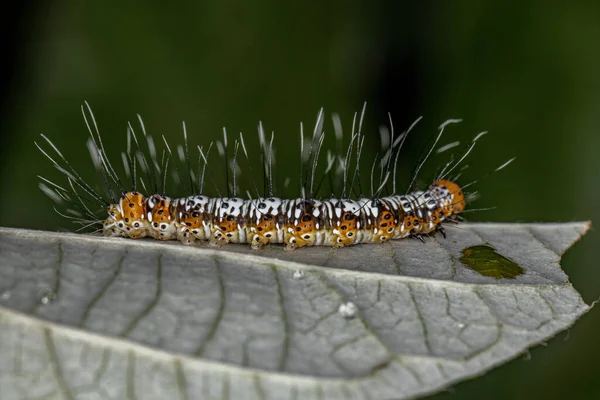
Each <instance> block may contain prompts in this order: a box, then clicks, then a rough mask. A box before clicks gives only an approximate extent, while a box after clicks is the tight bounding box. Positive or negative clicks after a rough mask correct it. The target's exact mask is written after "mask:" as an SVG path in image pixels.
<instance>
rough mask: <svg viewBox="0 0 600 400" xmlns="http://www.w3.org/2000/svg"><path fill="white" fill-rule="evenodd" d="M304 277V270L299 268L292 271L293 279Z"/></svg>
mask: <svg viewBox="0 0 600 400" xmlns="http://www.w3.org/2000/svg"><path fill="white" fill-rule="evenodd" d="M302 278H304V272H303V271H300V270H299V269H297V270H295V271H294V279H302Z"/></svg>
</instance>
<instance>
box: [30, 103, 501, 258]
mask: <svg viewBox="0 0 600 400" xmlns="http://www.w3.org/2000/svg"><path fill="white" fill-rule="evenodd" d="M81 110H82V114H83V116H84V120H85V123H86V126H87V129H88V131H89V134H90V138H89V140H88V150H89V151H90V155H91V158H92V161H93V163H94V165H95V167H96V169H97V171H98V172H99V174H100V176H101V177H102V182H103V184H104V188H105V194H104V195H102V194H100V193H99V191H98V190H97V189H95V188H94V187H92V185H90V184H89V183H88V182H87V181H85V180H84V179H83V178H82V177H81V175H80V174H79V173H78V172H77V170H76V169H75V168H73V167H72V166H71V164H70V163H69V162H68V161H67V159H66V158H65V157H64V156H63V155H62V153H61V152H60V151H59V149H58V148H57V146H55V145H54V143H53V142H52V141H50V139H48V138H47V137H46V136H45V135H43V134H42V135H41V137H42V138H43V139H44V142H45V144H46V145H47V146H49V147H50V149H52V152H53V156H51V155H50V153H51V152H50V151H48V150H46V149H44V147H43V146H41V145H40V144H38V143H37V142H36V143H35V145H36V146H37V147H38V149H39V150H40V151H41V152H42V154H43V155H44V156H46V157H47V158H48V159H49V160H50V162H51V163H52V165H53V166H54V167H55V168H57V169H58V170H59V171H60V172H61V173H62V174H63V175H64V176H65V177H66V178H67V183H68V186H67V188H65V187H63V186H60V185H59V184H57V183H55V182H53V181H51V180H49V179H47V178H44V177H42V176H40V179H41V182H40V184H39V186H40V188H41V189H42V191H43V192H44V193H46V194H47V195H48V196H49V197H51V198H52V199H53V200H55V201H56V202H59V203H67V204H68V205H69V206H71V209H69V210H68V212H67V213H61V215H64V216H65V217H67V218H71V219H74V220H75V221H76V222H79V223H81V224H82V225H83V226H85V227H90V226H97V227H98V229H99V230H101V232H102V233H103V234H104V235H105V236H115V237H125V238H131V239H139V238H143V237H150V238H153V239H157V240H179V241H180V242H181V243H183V244H185V245H193V244H195V243H197V242H200V241H208V242H209V243H210V244H211V245H215V246H220V245H222V244H226V243H245V244H250V245H251V247H252V248H253V249H260V248H261V247H263V246H265V245H268V244H285V248H286V249H287V250H293V249H296V248H300V247H310V246H334V247H344V246H351V245H357V244H361V243H384V242H387V241H389V240H394V239H403V238H407V237H416V238H419V239H421V240H423V235H426V234H431V233H435V232H439V233H440V234H442V235H443V236H444V237H445V236H446V233H445V230H444V227H443V224H444V223H446V222H456V221H457V220H458V219H459V218H460V215H461V214H462V213H463V212H464V211H465V207H466V203H467V200H469V198H468V195H466V194H465V193H464V188H465V187H464V186H463V187H461V186H459V185H458V184H457V183H456V182H455V179H448V178H447V177H448V176H449V174H450V173H451V172H453V171H454V170H455V169H456V168H457V167H459V166H460V165H461V163H462V162H463V160H464V159H465V158H466V157H467V155H468V154H469V153H470V152H471V150H472V149H473V147H474V146H475V143H476V142H477V140H478V139H479V138H480V137H481V136H483V134H484V133H485V132H482V133H481V134H479V135H477V136H476V137H475V138H474V139H473V141H472V142H471V144H470V145H469V146H468V147H467V149H466V151H465V152H464V154H463V155H462V156H461V157H460V158H459V159H458V160H456V161H454V160H451V161H450V162H448V163H447V164H446V165H445V167H444V168H443V170H442V172H441V173H440V174H439V175H438V177H437V178H436V179H435V180H434V181H433V183H432V184H431V185H430V186H429V187H428V188H427V189H425V190H415V191H411V192H409V193H406V194H397V193H396V182H395V181H396V169H397V164H398V159H399V155H400V149H401V148H402V145H403V144H404V141H405V140H406V137H407V136H408V133H409V132H410V130H411V129H412V128H413V127H414V126H415V124H416V123H417V122H418V121H419V120H417V121H415V123H413V125H411V127H410V128H409V129H407V130H406V131H405V132H403V133H402V134H401V135H398V136H397V137H394V130H393V125H392V123H391V118H390V126H391V128H392V129H391V137H388V136H386V135H382V138H384V137H387V141H388V144H387V146H384V147H386V149H385V151H384V153H383V156H382V157H380V158H378V157H376V159H375V161H374V162H373V165H372V168H371V195H370V196H365V195H363V193H362V187H360V169H359V166H360V159H361V154H362V150H363V146H364V139H365V136H364V134H362V133H361V129H362V124H363V117H364V112H365V107H363V109H362V112H361V113H360V118H359V120H358V122H357V114H356V113H355V115H354V119H353V123H352V136H351V138H350V142H349V144H348V145H347V147H346V148H345V151H343V152H338V154H332V153H331V152H329V153H328V156H327V165H326V169H325V172H324V173H323V175H322V176H327V174H331V173H332V171H333V170H334V169H336V173H339V174H341V175H343V178H342V179H343V188H342V190H341V193H340V195H339V196H334V195H332V196H330V197H329V198H317V197H316V196H315V193H316V192H317V190H313V189H314V182H315V176H316V174H317V172H316V171H317V166H318V160H319V154H320V152H321V149H322V146H323V141H324V135H325V133H324V131H323V110H321V111H320V112H319V114H318V117H317V123H316V124H315V129H314V131H313V135H312V139H311V140H310V141H309V143H308V144H306V145H305V139H304V134H303V129H302V125H301V159H302V165H301V181H302V187H301V196H300V197H298V198H292V199H285V198H278V197H275V196H274V195H273V173H272V169H273V158H274V150H273V134H272V135H271V139H270V141H268V140H267V139H266V136H265V134H264V130H263V129H262V124H261V125H259V142H260V147H261V150H262V154H261V157H262V159H263V175H264V177H265V188H266V190H265V192H264V194H263V195H260V194H259V192H258V189H256V196H253V195H251V194H250V192H248V198H247V199H244V198H241V197H239V196H237V183H236V175H237V172H238V171H237V170H238V169H239V167H238V165H237V155H238V152H239V149H240V147H241V148H242V150H243V153H244V154H245V156H246V158H247V159H248V158H249V157H248V152H247V150H246V146H245V143H244V139H243V135H242V134H240V136H239V139H236V141H235V143H234V151H233V159H232V160H233V161H232V160H229V159H228V150H227V149H228V146H227V144H228V137H227V134H226V131H225V130H224V137H223V141H218V142H216V147H217V148H218V149H219V153H220V154H221V156H222V157H224V158H225V160H226V161H225V162H226V171H227V172H229V170H231V172H232V179H231V181H232V182H231V183H232V185H231V189H232V190H229V189H230V187H229V186H228V192H232V193H228V195H227V196H223V197H222V196H221V195H220V193H219V195H218V196H217V197H209V196H207V195H204V194H202V192H203V191H204V190H203V187H204V180H205V175H206V174H207V172H208V173H209V174H210V164H211V163H210V162H209V161H208V155H209V153H210V150H211V149H212V147H213V143H211V144H210V145H209V146H208V150H206V151H204V150H203V148H202V147H198V150H199V156H198V163H197V165H198V170H197V173H196V171H194V170H193V169H192V168H191V165H192V164H191V161H190V156H189V146H188V141H187V132H186V128H185V123H184V124H183V130H184V145H183V146H178V147H177V153H178V155H179V161H180V162H182V163H184V165H185V167H186V168H187V169H188V175H189V180H190V189H191V190H198V191H197V192H193V193H200V194H192V195H189V196H185V197H179V198H171V197H168V196H166V194H165V192H166V186H167V177H168V172H167V171H168V168H169V166H170V165H173V166H174V169H175V172H176V174H174V175H175V176H176V177H179V181H182V180H183V179H181V173H180V170H181V168H178V167H177V166H176V164H173V162H174V161H173V160H174V159H175V158H176V157H175V155H174V152H173V151H172V150H171V146H170V145H169V144H168V142H167V141H166V139H165V138H164V137H163V142H164V148H163V150H162V158H160V159H159V157H158V156H157V150H156V145H155V143H154V140H153V139H152V137H151V136H150V135H147V134H146V131H145V127H144V125H143V121H142V120H141V118H139V116H138V118H139V121H140V125H141V128H142V132H143V136H142V138H143V139H144V140H139V138H138V136H137V135H136V134H135V131H134V130H133V128H132V125H131V124H129V125H128V129H127V151H126V152H123V153H122V154H121V155H122V161H123V165H124V169H125V172H126V174H127V176H128V177H129V178H130V179H131V181H132V183H131V188H126V186H125V185H124V184H123V183H122V180H121V178H120V177H119V175H118V174H117V173H116V170H115V168H114V167H113V164H112V163H111V162H110V160H109V158H108V156H107V153H106V151H105V148H104V144H103V142H102V137H101V136H100V133H99V130H98V126H97V123H96V120H95V118H94V115H93V113H92V110H91V108H90V106H89V104H88V103H87V102H85V106H83V105H82V108H81ZM333 122H334V127H335V133H336V139H337V140H338V141H340V140H341V138H342V134H341V123H340V121H339V117H337V115H334V117H333ZM454 122H459V120H449V121H446V122H445V123H444V124H442V125H441V126H440V129H439V134H438V135H437V137H436V139H435V141H434V144H433V146H432V147H431V149H430V150H429V152H428V153H427V155H426V156H425V158H424V159H423V160H422V162H421V163H420V164H419V165H418V168H417V169H416V172H415V175H414V176H413V180H412V182H411V184H410V186H409V189H410V187H412V186H413V184H414V181H415V178H416V175H417V174H418V172H419V170H420V168H421V167H422V166H423V163H424V162H425V160H426V159H427V158H428V157H429V155H431V153H432V151H433V150H434V148H435V146H436V145H437V144H438V142H439V140H440V138H441V137H442V133H443V132H444V128H445V127H446V125H448V124H449V123H454ZM388 132H389V131H388ZM456 144H457V143H452V144H450V145H448V146H443V147H441V148H440V149H438V152H439V151H444V150H446V149H448V148H451V147H454V146H456ZM57 160H58V161H57ZM511 161H512V160H510V161H508V162H507V163H505V164H504V165H502V166H501V167H499V168H497V169H496V170H499V169H501V168H504V167H505V166H506V165H508V164H509V163H510V162H511ZM334 166H336V168H334ZM377 167H379V168H377ZM377 169H378V170H379V175H380V176H379V184H378V186H377V189H376V190H375V189H374V181H375V180H376V178H377V177H376V174H375V171H376V170H377ZM138 170H141V171H142V172H143V173H144V174H145V177H146V179H145V180H144V179H143V178H142V177H141V176H138V175H139V171H138ZM329 176H331V175H329ZM228 179H229V178H228ZM176 180H177V179H176ZM322 180H323V179H321V182H322ZM159 182H162V183H163V190H162V192H161V191H160V190H159V188H158V186H159ZM355 182H357V184H356V186H358V188H359V189H358V195H357V196H355V199H353V198H352V197H353V194H354V193H356V188H355V187H354V186H355V185H354V183H355ZM138 183H141V184H142V186H143V188H144V191H145V192H146V193H150V194H148V195H144V194H142V192H141V191H139V190H138V189H137V185H138ZM146 183H148V185H146ZM228 183H229V182H228ZM147 186H150V188H151V190H148V187H147ZM255 187H256V183H255ZM390 187H391V188H390ZM386 188H387V189H388V190H389V189H391V193H390V194H388V195H382V192H383V191H384V190H385V189H386ZM115 192H117V193H118V195H116V193H115ZM92 205H96V206H99V207H100V210H99V211H92V208H93V207H92Z"/></svg>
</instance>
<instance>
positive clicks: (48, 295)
mask: <svg viewBox="0 0 600 400" xmlns="http://www.w3.org/2000/svg"><path fill="white" fill-rule="evenodd" d="M54 299H56V293H54V292H53V291H51V290H50V291H47V292H45V293H44V294H43V295H42V298H41V299H40V301H41V303H42V304H43V305H47V304H49V303H50V302H51V301H52V300H54Z"/></svg>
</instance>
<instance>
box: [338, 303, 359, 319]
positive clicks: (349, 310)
mask: <svg viewBox="0 0 600 400" xmlns="http://www.w3.org/2000/svg"><path fill="white" fill-rule="evenodd" d="M357 310H358V309H357V308H356V305H355V304H354V303H352V302H351V301H349V302H347V303H342V304H340V306H339V308H338V313H339V314H340V315H341V316H342V317H344V318H348V319H350V318H354V316H355V315H356V311H357Z"/></svg>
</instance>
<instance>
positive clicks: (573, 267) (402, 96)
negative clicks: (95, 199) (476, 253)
mask: <svg viewBox="0 0 600 400" xmlns="http://www.w3.org/2000/svg"><path fill="white" fill-rule="evenodd" d="M163 3H164V2H163ZM508 3H510V2H504V1H499V0H497V1H489V2H477V1H467V0H462V1H461V0H458V1H453V2H403V1H392V0H387V1H379V2H373V1H363V0H346V1H339V0H329V1H322V0H321V1H305V2H301V4H300V3H292V2H280V1H275V0H255V1H253V2H235V1H224V0H223V1H213V2H191V1H189V2H177V4H175V3H173V4H166V3H164V4H160V5H159V4H158V3H153V4H152V3H150V2H134V1H131V2H116V1H108V2H76V1H54V2H44V3H39V2H36V3H35V7H34V6H33V2H21V3H19V5H18V6H16V7H18V8H19V9H18V10H15V12H14V13H6V14H5V15H3V16H2V17H1V18H2V19H3V20H4V22H3V23H2V29H3V31H4V32H3V37H4V40H3V41H2V43H1V44H0V46H2V54H3V56H4V57H3V59H4V60H5V61H4V62H3V65H4V68H5V72H4V73H3V74H2V75H1V77H0V101H1V104H0V114H1V115H0V133H1V136H0V188H1V190H2V196H3V204H2V207H0V225H2V226H13V227H22V228H34V229H46V230H58V229H64V228H68V229H73V227H72V226H69V224H68V222H66V221H65V220H64V219H62V218H61V217H60V216H58V215H57V214H55V213H54V211H53V209H52V208H53V204H52V202H51V200H50V199H48V198H47V197H46V196H45V195H43V194H42V193H41V192H40V191H39V190H38V188H37V177H36V175H38V174H44V175H45V176H47V177H48V178H51V179H53V180H57V181H60V182H61V183H64V180H61V177H60V175H59V173H58V172H57V171H55V170H53V169H52V168H51V166H50V163H49V162H48V160H46V159H45V158H43V156H41V155H40V153H39V152H38V151H37V150H36V148H35V147H34V145H33V141H34V140H38V138H39V134H40V133H42V132H43V133H45V134H46V135H48V136H49V137H50V138H52V140H53V141H54V142H55V143H56V145H57V146H58V147H59V148H60V149H61V150H62V152H63V154H64V155H65V156H66V157H67V158H68V159H69V160H70V161H71V163H72V164H73V165H74V166H76V167H77V168H78V169H79V170H80V171H81V173H82V174H83V175H84V176H85V177H89V179H90V181H91V182H96V181H97V177H96V175H95V174H94V171H93V167H92V163H91V161H90V159H89V154H88V151H87V149H86V146H85V143H86V140H87V131H86V128H85V124H84V122H83V119H82V117H81V112H80V105H81V104H82V102H83V101H84V100H87V101H88V102H89V103H90V105H91V106H92V108H93V110H94V113H95V115H96V119H97V122H98V124H99V127H100V131H101V132H102V134H103V137H104V140H105V145H106V147H108V148H109V153H110V154H111V155H113V156H114V157H115V158H114V159H115V160H119V158H118V157H119V152H120V151H122V150H124V148H125V143H126V140H125V131H126V124H127V121H132V123H133V124H134V127H137V125H135V123H136V118H137V117H136V114H137V113H139V114H140V115H141V116H142V117H143V118H144V123H145V125H146V128H147V130H148V132H149V133H150V134H153V135H154V136H157V137H159V136H160V135H165V136H166V137H168V138H169V140H170V141H171V142H173V143H177V142H181V137H182V131H181V121H182V120H185V121H186V124H187V129H188V135H189V140H190V143H191V144H192V145H194V146H195V145H205V146H206V145H207V144H208V142H210V141H211V140H215V139H218V138H219V137H220V136H221V134H222V127H223V126H225V127H227V129H228V131H229V132H230V133H232V134H237V133H238V132H240V131H242V132H244V133H245V137H246V141H247V142H248V143H250V144H249V148H250V151H251V153H252V154H254V155H256V154H258V153H257V150H256V149H257V147H256V145H255V144H252V143H255V140H254V138H255V132H256V127H257V124H258V121H259V120H262V121H263V123H264V125H265V130H266V131H267V132H271V131H275V132H276V139H275V146H276V147H277V160H278V162H277V165H276V174H277V177H278V182H279V181H283V177H285V176H287V175H290V176H292V184H291V185H292V187H295V188H296V190H297V187H298V184H297V180H298V178H295V177H296V176H297V174H298V163H299V161H298V151H299V150H298V148H299V135H298V132H299V123H300V121H304V123H305V127H307V128H308V130H310V129H312V126H313V125H314V121H315V117H316V115H317V111H318V110H319V109H320V108H321V107H324V108H325V112H326V115H327V117H328V122H327V123H328V124H329V125H326V131H328V132H331V131H332V130H331V122H330V120H329V117H330V115H331V112H333V111H335V112H338V113H339V114H340V117H341V119H342V121H343V123H344V126H345V127H346V129H347V130H348V128H349V126H350V123H351V120H352V116H353V113H354V112H355V111H357V110H360V108H361V107H362V104H363V102H364V101H367V103H368V106H367V116H366V120H365V125H364V132H365V134H366V135H368V139H367V143H366V144H365V152H366V154H370V156H369V157H373V154H374V153H375V152H376V151H378V150H379V132H378V129H379V126H380V125H381V124H385V123H386V122H387V112H389V113H390V114H391V115H392V118H393V121H394V125H395V127H396V131H397V132H400V131H401V130H404V129H405V128H406V127H408V126H409V125H410V124H411V123H412V122H413V121H414V120H415V119H416V118H417V117H419V116H421V115H422V116H424V119H423V121H422V122H421V123H420V124H419V125H418V126H417V128H416V129H415V131H414V135H412V136H411V137H410V138H409V141H408V142H407V145H406V148H405V151H404V152H403V154H402V158H401V160H400V169H401V171H402V176H401V179H400V180H399V181H402V180H403V181H405V182H407V181H408V179H409V176H410V171H412V169H413V167H414V166H415V165H416V162H417V160H418V158H419V155H420V154H421V151H422V149H423V147H424V146H425V145H426V143H427V142H429V141H431V139H432V137H433V135H434V134H435V132H436V127H437V126H438V125H439V124H440V123H441V122H443V121H444V120H446V119H448V118H456V117H460V118H463V119H464V122H463V123H461V124H459V125H453V126H451V127H450V128H449V130H448V135H447V137H446V141H454V140H461V142H463V143H466V142H467V141H468V140H469V139H471V138H472V137H473V136H474V135H475V134H477V133H478V132H479V131H482V130H488V131H489V132H490V134H489V135H488V136H486V137H485V138H484V140H482V142H481V145H478V147H477V148H476V149H475V151H474V152H473V153H472V155H471V156H470V157H469V165H471V168H469V169H468V170H467V171H466V173H465V176H464V177H463V179H461V182H463V183H464V182H469V181H470V180H472V179H476V178H479V177H481V176H483V175H485V174H486V173H487V172H488V171H490V170H493V169H494V168H495V167H497V166H498V165H500V164H502V163H503V162H504V161H506V160H507V159H509V158H511V157H517V160H516V161H515V162H514V163H513V164H512V165H511V166H510V167H508V168H507V169H505V170H502V171H501V172H498V173H496V174H493V175H492V176H490V177H489V178H487V179H485V180H483V181H482V182H480V183H478V184H477V185H476V190H478V192H479V193H481V198H480V199H479V200H478V201H477V202H476V203H474V205H473V207H495V208H494V209H493V210H489V211H482V212H475V213H472V214H469V215H468V219H469V220H472V221H495V222H500V221H505V222H549V221H580V220H592V221H594V222H595V223H597V222H600V218H599V217H600V208H599V207H598V204H600V187H599V185H598V183H599V182H600V156H599V151H600V135H599V133H600V72H599V71H600V51H599V50H600V48H599V46H600V45H599V43H600V23H599V21H600V4H599V3H597V2H593V1H588V2H579V3H578V4H575V3H567V2H547V1H541V0H536V1H529V2H523V3H519V4H518V7H511V6H510V5H509V4H508ZM254 162H255V164H256V165H258V166H259V165H260V161H256V160H255V161H254ZM440 163H442V164H443V159H433V160H431V161H430V162H429V163H428V165H427V167H426V168H425V170H424V171H423V174H422V175H421V178H422V180H420V182H421V183H424V184H427V183H428V180H430V179H431V176H433V173H434V172H435V169H436V167H439V166H440V165H441V164H440ZM254 168H257V170H258V171H260V169H259V167H257V166H255V167H254ZM222 169H223V168H220V167H218V166H215V167H214V168H213V170H214V173H215V175H216V176H217V177H219V176H220V175H221V174H222V172H223V171H222ZM366 169H367V170H368V169H369V167H368V166H367V167H366ZM428 174H429V175H428ZM248 175H249V174H248V173H247V171H246V172H245V174H244V176H245V177H246V179H248ZM259 176H260V173H259ZM259 182H262V181H259ZM294 182H295V186H294ZM259 184H262V183H259ZM598 238H599V237H598V234H597V232H595V230H594V228H592V230H591V231H590V232H589V233H588V234H587V235H586V236H585V237H584V238H583V240H582V241H581V242H579V243H577V245H576V246H575V247H574V248H573V249H571V250H570V251H568V252H567V254H566V255H565V257H564V259H563V263H562V265H563V267H564V268H565V270H566V271H567V273H568V274H569V276H570V278H571V281H572V283H573V285H574V286H575V287H576V288H577V289H578V290H579V291H580V292H581V293H582V295H583V298H584V299H585V301H586V302H587V303H591V302H592V301H594V300H596V299H597V298H598V297H599V296H600V274H598V272H597V266H598V253H597V248H596V251H594V247H595V246H598ZM598 337H600V316H599V315H598V312H597V310H592V311H591V312H590V313H589V315H586V316H585V317H583V318H582V319H581V320H580V321H579V322H578V323H577V324H576V325H575V326H574V327H573V328H572V329H571V330H570V332H569V333H568V335H567V334H565V333H562V334H560V335H559V336H558V337H557V338H554V339H553V340H551V341H549V342H548V345H547V346H546V347H544V346H539V347H537V348H535V349H533V350H532V351H531V353H530V354H529V355H528V356H524V357H522V358H520V359H517V360H514V361H512V362H510V363H508V364H507V365H504V366H502V367H500V368H498V369H495V370H494V371H492V372H490V373H488V374H486V375H485V376H483V377H479V378H477V379H474V380H472V381H469V382H466V383H462V384H459V385H457V386H456V387H454V388H452V389H451V391H449V392H446V393H442V394H439V395H436V396H433V397H432V399H436V400H446V399H474V398H481V397H485V398H487V399H505V398H511V399H530V398H532V397H534V398H576V399H588V398H600V385H599V384H598V379H597V359H598V358H599V357H600V341H599V340H598Z"/></svg>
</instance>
